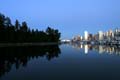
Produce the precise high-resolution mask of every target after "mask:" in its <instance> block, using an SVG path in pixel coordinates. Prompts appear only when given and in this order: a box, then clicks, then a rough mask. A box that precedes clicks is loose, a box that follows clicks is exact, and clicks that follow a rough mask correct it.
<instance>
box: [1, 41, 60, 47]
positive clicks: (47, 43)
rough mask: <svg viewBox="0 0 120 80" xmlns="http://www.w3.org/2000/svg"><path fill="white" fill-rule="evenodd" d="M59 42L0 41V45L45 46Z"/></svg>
mask: <svg viewBox="0 0 120 80" xmlns="http://www.w3.org/2000/svg"><path fill="white" fill-rule="evenodd" d="M59 44H60V42H40V43H0V47H19V46H47V45H59Z"/></svg>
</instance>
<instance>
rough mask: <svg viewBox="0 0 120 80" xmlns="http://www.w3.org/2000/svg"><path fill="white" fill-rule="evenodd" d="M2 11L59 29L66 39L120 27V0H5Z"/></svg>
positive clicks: (40, 26)
mask: <svg viewBox="0 0 120 80" xmlns="http://www.w3.org/2000/svg"><path fill="white" fill-rule="evenodd" d="M0 13H2V14H4V15H6V16H8V17H10V18H11V20H12V23H14V22H15V20H16V19H18V20H19V21H20V22H22V21H26V22H27V23H28V25H29V26H30V28H32V29H39V30H45V29H46V28H47V27H48V26H50V27H52V28H55V29H58V30H59V31H60V32H61V34H62V37H61V38H62V39H68V38H72V37H73V36H76V35H84V31H85V30H87V31H88V32H89V33H92V34H95V33H97V32H98V31H99V30H102V31H107V30H109V29H115V28H119V27H120V0H1V1H0Z"/></svg>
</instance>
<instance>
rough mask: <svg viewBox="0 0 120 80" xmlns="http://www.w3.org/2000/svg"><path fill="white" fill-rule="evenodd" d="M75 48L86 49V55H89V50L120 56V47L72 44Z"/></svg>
mask: <svg viewBox="0 0 120 80" xmlns="http://www.w3.org/2000/svg"><path fill="white" fill-rule="evenodd" d="M71 45H72V46H73V47H74V48H77V49H78V48H79V49H84V53H85V54H87V53H89V50H95V51H97V52H98V53H99V54H102V53H108V54H116V55H120V47H119V46H107V45H90V44H84V45H83V44H78V43H71Z"/></svg>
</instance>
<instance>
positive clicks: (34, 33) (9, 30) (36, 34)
mask: <svg viewBox="0 0 120 80" xmlns="http://www.w3.org/2000/svg"><path fill="white" fill-rule="evenodd" d="M60 35H61V34H60V32H59V31H58V30H57V29H52V28H50V27H48V28H47V29H46V31H39V30H38V29H36V30H34V29H30V28H29V27H28V25H27V23H26V22H25V21H24V22H22V24H20V23H19V21H18V20H16V21H15V24H14V25H13V24H12V23H11V19H10V18H9V17H5V16H4V15H3V14H0V43H21V42H58V41H59V39H60Z"/></svg>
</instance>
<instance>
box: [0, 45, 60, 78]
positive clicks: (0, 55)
mask: <svg viewBox="0 0 120 80" xmlns="http://www.w3.org/2000/svg"><path fill="white" fill-rule="evenodd" d="M60 53H61V50H60V48H59V46H58V45H49V46H29V47H1V48H0V77H1V76H2V75H4V74H5V73H7V72H9V71H10V70H11V68H12V65H15V67H16V69H19V67H20V66H24V67H25V66H26V65H27V63H28V61H30V59H33V58H38V57H46V59H47V60H51V59H53V58H55V57H59V54H60Z"/></svg>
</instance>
